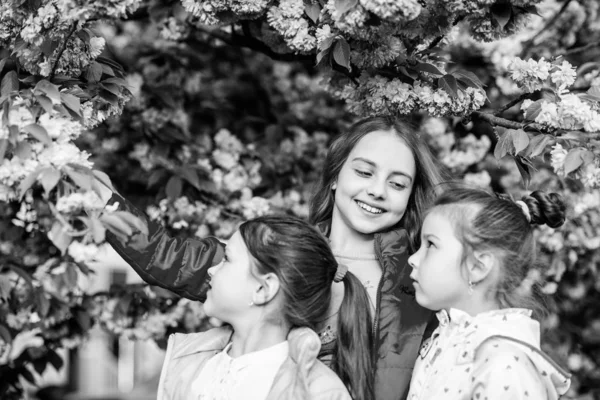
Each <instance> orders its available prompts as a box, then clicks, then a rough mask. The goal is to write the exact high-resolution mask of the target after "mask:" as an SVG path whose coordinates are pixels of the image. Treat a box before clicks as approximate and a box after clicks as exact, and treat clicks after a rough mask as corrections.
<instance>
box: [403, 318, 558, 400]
mask: <svg viewBox="0 0 600 400" xmlns="http://www.w3.org/2000/svg"><path fill="white" fill-rule="evenodd" d="M530 315H531V311H530V310H526V309H518V308H509V309H503V310H496V311H490V312H485V313H481V314H478V315H476V316H475V317H471V316H470V315H468V314H467V313H465V312H463V311H460V310H456V309H450V311H449V312H446V311H445V310H443V311H440V312H439V313H438V314H437V316H438V319H439V321H440V324H439V327H438V328H437V329H436V330H435V331H434V332H433V335H432V337H431V338H430V339H429V340H428V341H427V342H425V343H424V344H423V347H422V348H421V351H420V357H419V359H418V360H417V363H416V366H415V371H414V375H413V379H412V382H411V388H410V394H409V397H408V398H409V400H424V399H441V400H443V399H447V400H471V399H482V400H483V399H488V400H496V399H511V400H512V399H514V400H525V399H529V400H532V399H535V400H556V399H558V398H559V397H560V395H562V394H564V393H565V392H566V391H567V390H568V388H569V385H570V374H569V373H567V372H566V371H564V370H563V369H562V368H560V367H559V366H558V365H557V364H556V363H555V362H554V361H552V360H551V359H550V357H548V356H547V355H546V354H544V353H543V352H542V351H541V350H540V326H539V323H538V322H537V321H535V320H534V319H532V318H531V317H530Z"/></svg>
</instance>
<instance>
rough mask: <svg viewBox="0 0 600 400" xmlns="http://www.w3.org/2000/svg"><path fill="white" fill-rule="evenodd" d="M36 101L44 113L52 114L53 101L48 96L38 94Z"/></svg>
mask: <svg viewBox="0 0 600 400" xmlns="http://www.w3.org/2000/svg"><path fill="white" fill-rule="evenodd" d="M35 99H36V100H37V102H38V103H39V104H40V105H41V106H42V108H43V109H44V111H46V112H47V113H48V114H52V111H53V108H52V107H53V105H52V100H50V99H49V98H48V97H47V96H46V95H43V94H36V95H35Z"/></svg>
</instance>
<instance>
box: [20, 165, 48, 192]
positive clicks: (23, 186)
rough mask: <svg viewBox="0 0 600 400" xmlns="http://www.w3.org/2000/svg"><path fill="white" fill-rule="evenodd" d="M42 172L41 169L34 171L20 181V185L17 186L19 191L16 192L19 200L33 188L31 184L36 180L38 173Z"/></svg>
mask: <svg viewBox="0 0 600 400" xmlns="http://www.w3.org/2000/svg"><path fill="white" fill-rule="evenodd" d="M42 170H43V168H38V169H36V170H35V171H33V172H32V173H30V174H29V175H27V177H26V178H25V179H23V180H22V181H21V183H20V184H19V190H18V193H19V200H21V199H22V198H23V196H25V193H26V192H27V191H28V190H29V189H30V188H31V187H32V186H33V184H34V183H35V181H36V180H37V178H38V176H39V175H40V172H42Z"/></svg>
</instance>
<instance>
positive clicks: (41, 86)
mask: <svg viewBox="0 0 600 400" xmlns="http://www.w3.org/2000/svg"><path fill="white" fill-rule="evenodd" d="M35 90H39V91H40V92H42V93H44V94H45V95H46V96H48V97H49V98H50V100H52V103H53V104H60V92H59V90H58V86H56V85H55V84H53V83H50V82H48V81H47V80H45V79H42V80H41V81H39V82H38V83H37V85H35Z"/></svg>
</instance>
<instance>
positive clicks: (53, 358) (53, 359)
mask: <svg viewBox="0 0 600 400" xmlns="http://www.w3.org/2000/svg"><path fill="white" fill-rule="evenodd" d="M79 312H81V311H79ZM82 328H83V327H82ZM88 329H89V326H88V327H87V329H83V331H84V332H87V331H88ZM46 358H47V359H48V362H49V363H50V365H52V366H53V367H54V369H55V370H57V371H59V370H60V369H61V368H62V367H63V365H64V362H63V359H62V357H61V356H59V355H58V353H57V352H56V351H54V350H52V349H47V352H46Z"/></svg>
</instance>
